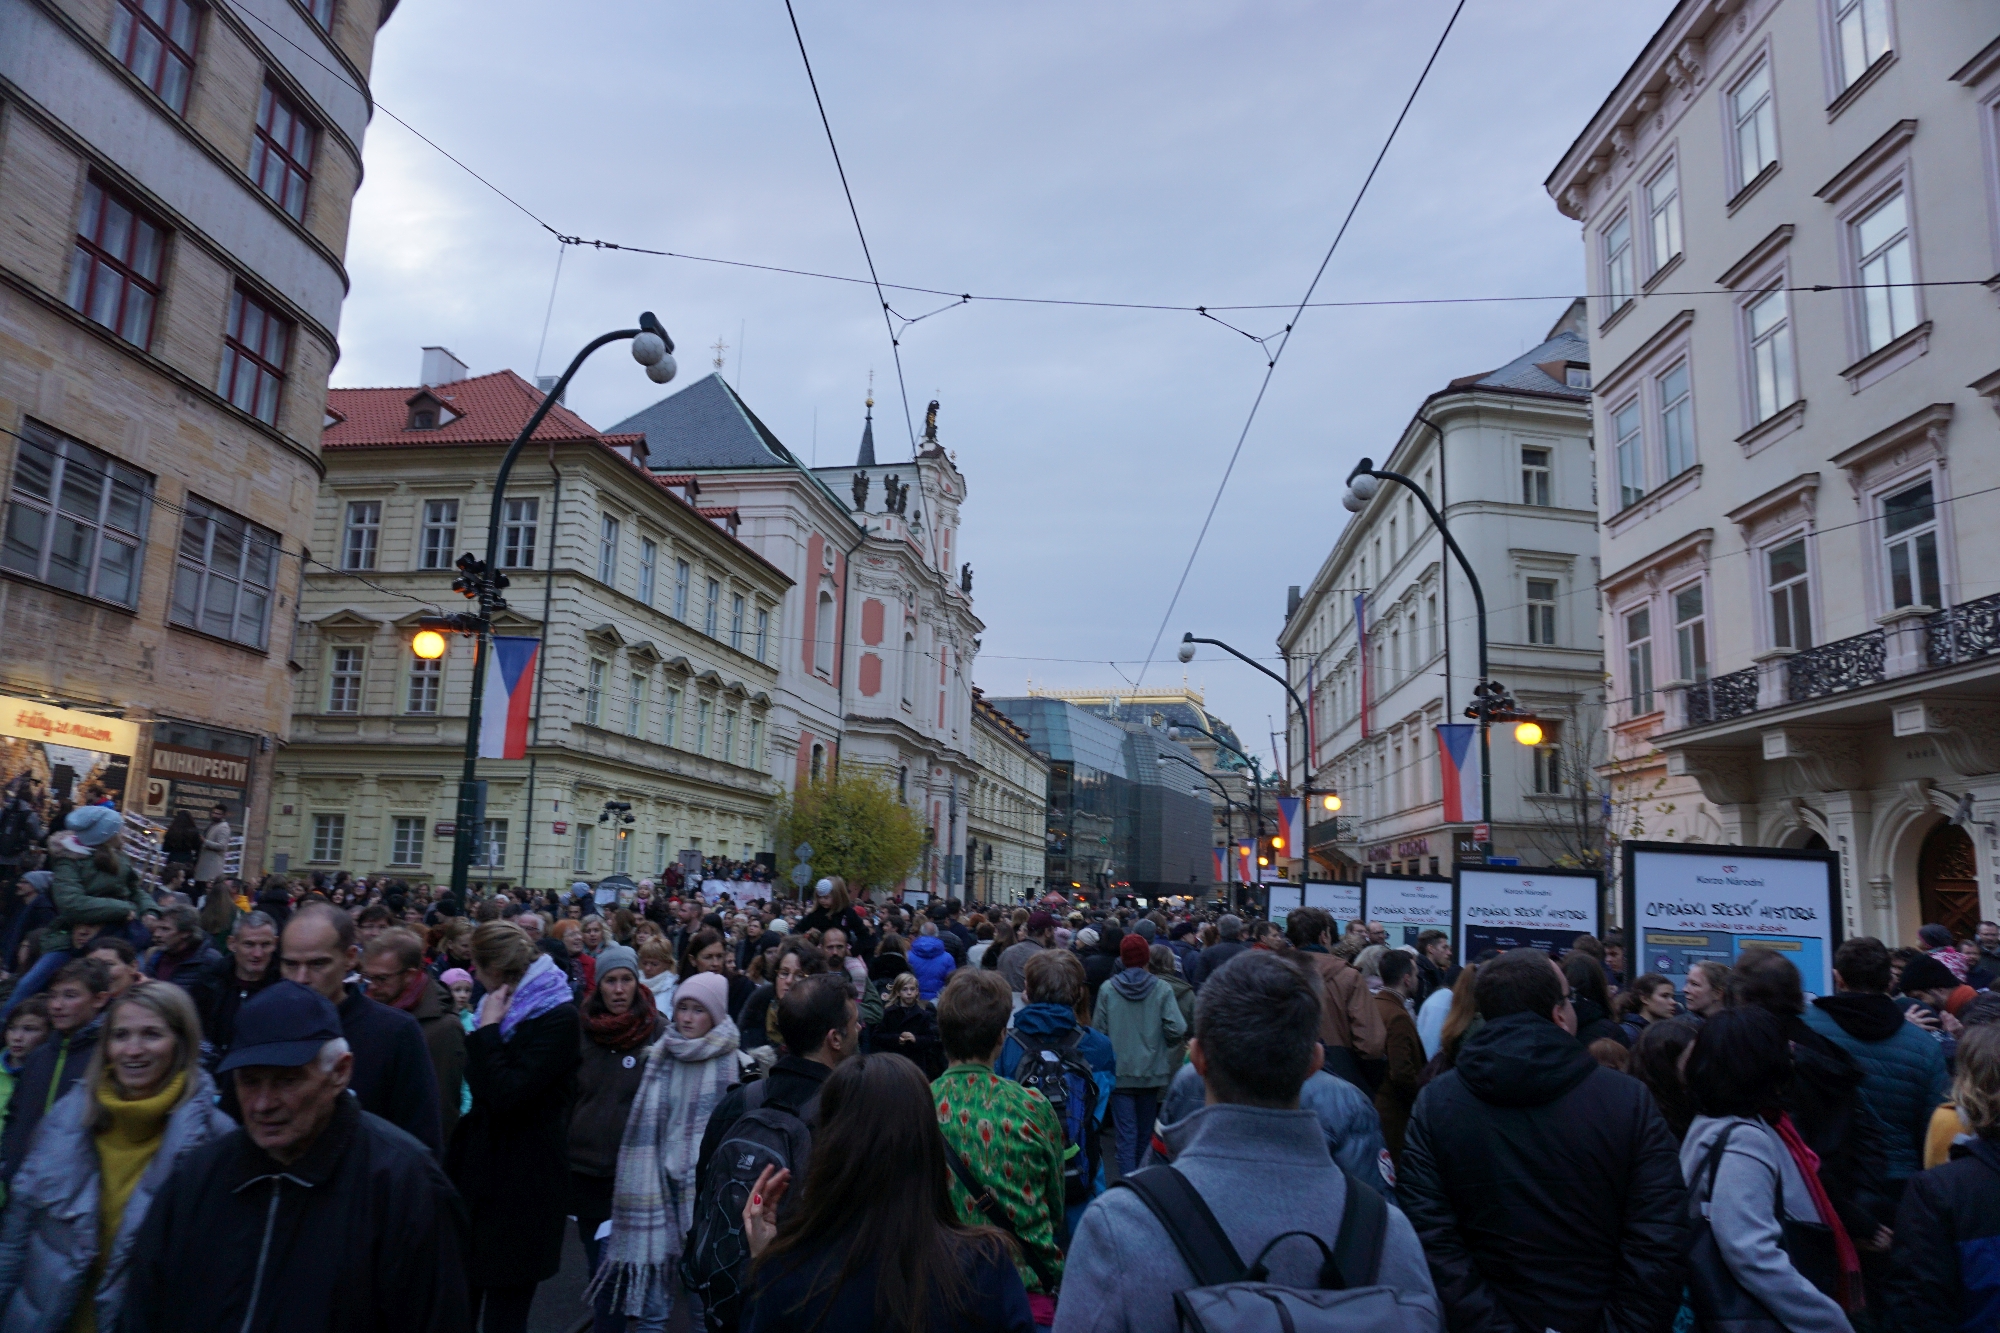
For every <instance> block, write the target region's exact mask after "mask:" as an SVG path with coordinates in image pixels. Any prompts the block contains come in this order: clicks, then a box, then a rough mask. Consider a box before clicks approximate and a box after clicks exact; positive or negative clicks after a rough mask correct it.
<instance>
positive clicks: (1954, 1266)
mask: <svg viewBox="0 0 2000 1333" xmlns="http://www.w3.org/2000/svg"><path fill="white" fill-rule="evenodd" d="M1951 1100H1952V1104H1953V1105H1954V1106H1955V1107H1957V1109H1958V1115H1959V1118H1960V1120H1962V1121H1963V1122H1964V1125H1965V1130H1966V1137H1965V1138H1964V1140H1963V1141H1962V1142H1960V1143H1958V1144H1956V1145H1955V1146H1954V1148H1953V1151H1952V1155H1951V1160H1950V1161H1948V1162H1946V1163H1945V1164H1944V1165H1943V1166H1940V1167H1936V1168H1933V1169H1932V1170H1929V1171H1925V1172H1924V1173H1922V1174H1921V1175H1916V1176H1912V1177H1910V1183H1909V1188H1908V1189H1906V1190H1904V1191H1903V1202H1902V1206H1901V1207H1900V1208H1898V1209H1897V1210H1896V1226H1895V1236H1896V1240H1895V1248H1894V1249H1893V1250H1891V1251H1890V1254H1889V1264H1888V1273H1889V1278H1888V1282H1887V1290H1886V1291H1885V1292H1884V1293H1883V1294H1884V1296H1885V1297H1886V1298H1887V1299H1886V1303H1887V1305H1888V1307H1889V1309H1888V1314H1889V1318H1890V1319H1891V1320H1892V1321H1893V1326H1894V1327H1897V1328H1912V1329H1915V1328H1923V1329H1932V1328H1937V1329H1948V1328H1981V1327H1990V1326H1991V1322H1992V1312H1993V1311H1994V1310H1995V1309H2000V1274H1996V1273H1995V1271H1994V1266H1993V1263H1992V1254H1993V1251H1994V1249H1995V1248H1996V1246H1995V1232H1996V1224H1995V1223H1996V1214H2000V1207H1996V1204H1995V1200H1996V1199H2000V1023H1984V1024H1981V1025H1979V1026H1977V1027H1969V1028H1967V1029H1966V1030H1965V1032H1964V1033H1963V1034H1962V1035H1961V1036H1960V1037H1959V1039H1958V1073H1957V1077H1956V1078H1955V1079H1954V1080H1953V1082H1952V1086H1951ZM1982 1320H1983V1321H1984V1322H1982Z"/></svg>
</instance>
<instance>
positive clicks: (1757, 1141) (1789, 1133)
mask: <svg viewBox="0 0 2000 1333" xmlns="http://www.w3.org/2000/svg"><path fill="white" fill-rule="evenodd" d="M1791 1076H1792V1053H1791V1048H1790V1045H1789V1043H1788V1042H1787V1041H1786V1039H1785V1029H1784V1025H1783V1024H1782V1023H1781V1022H1779V1020H1778V1018H1777V1016H1776V1015H1775V1014H1772V1013H1770V1012H1769V1011H1768V1010H1764V1009H1759V1008H1755V1007H1742V1008H1734V1009H1725V1010H1723V1011H1722V1012H1721V1013H1719V1014H1717V1015H1715V1016H1714V1017H1713V1018H1711V1019H1709V1020H1708V1022H1707V1023H1705V1024H1703V1025H1702V1029H1701V1033H1700V1035H1698V1036H1697V1037H1696V1038H1695V1040H1694V1045H1693V1046H1692V1047H1691V1048H1690V1049H1689V1051H1688V1055H1687V1066H1686V1078H1687V1087H1688V1093H1689V1095H1690V1096H1691V1097H1692V1099H1693V1101H1694V1105H1695V1109H1696V1110H1697V1112H1699V1114H1697V1115H1696V1116H1695V1118H1694V1121H1693V1123H1692V1124H1690V1125H1689V1126H1688V1133H1687V1138H1686V1139H1685V1140H1683V1141H1682V1143H1681V1174H1682V1176H1683V1177H1684V1178H1685V1179H1686V1180H1687V1185H1688V1208H1689V1211H1690V1214H1691V1215H1702V1216H1706V1217H1707V1219H1708V1223H1709V1229H1710V1232H1711V1234H1712V1235H1713V1236H1714V1238H1715V1248H1716V1251H1717V1252H1718V1253H1719V1254H1720V1255H1721V1258H1722V1262H1723V1264H1724V1265H1725V1266H1726V1267H1727V1268H1728V1270H1729V1276H1730V1277H1732V1278H1734V1279H1735V1280H1736V1284H1737V1285H1738V1286H1740V1287H1741V1288H1742V1289H1743V1290H1744V1292H1746V1293H1747V1294H1748V1295H1750V1296H1753V1297H1755V1298H1756V1299H1757V1301H1758V1302H1759V1303H1760V1304H1762V1306H1763V1307H1764V1309H1765V1310H1766V1311H1768V1312H1769V1313H1770V1315H1771V1318H1772V1319H1773V1320H1775V1321H1776V1322H1777V1324H1778V1325H1779V1326H1781V1327H1783V1328H1785V1329H1787V1330H1789V1331H1790V1333H1852V1330H1853V1325H1852V1324H1850V1323H1849V1322H1848V1318H1847V1314H1846V1312H1845V1310H1843V1308H1842V1307H1843V1305H1846V1306H1847V1308H1849V1309H1852V1308H1855V1303H1856V1302H1858V1301H1859V1299H1860V1296H1861V1288H1860V1265H1859V1263H1858V1262H1856V1261H1855V1260H1854V1259H1853V1256H1854V1253H1855V1252H1854V1249H1853V1247H1852V1246H1851V1245H1848V1246H1841V1245H1840V1244H1839V1243H1838V1241H1839V1238H1840V1237H1842V1236H1844V1234H1845V1233H1844V1232H1843V1231H1842V1230H1841V1222H1840V1217H1839V1215H1838V1214H1837V1213H1835V1212H1834V1211H1833V1209H1832V1206H1831V1204H1830V1203H1827V1200H1826V1194H1825V1192H1824V1191H1823V1190H1820V1189H1818V1188H1817V1186H1816V1184H1815V1183H1812V1182H1810V1181H1809V1178H1808V1176H1807V1174H1806V1173H1807V1171H1810V1170H1813V1169H1814V1168H1815V1167H1816V1166H1817V1163H1818V1158H1817V1157H1814V1156H1812V1155H1811V1151H1810V1150H1809V1149H1807V1148H1806V1146H1805V1140H1804V1139H1802V1138H1800V1137H1799V1134H1798V1131H1797V1130H1796V1129H1794V1128H1792V1125H1791V1121H1790V1119H1789V1117H1787V1116H1785V1114H1784V1112H1783V1108H1782V1107H1781V1105H1780V1103H1779V1099H1778V1094H1779V1093H1780V1092H1781V1091H1782V1090H1783V1088H1784V1086H1785V1084H1786V1083H1788V1082H1789V1081H1790V1080H1791ZM1788 1219H1789V1220H1790V1221H1792V1222H1794V1223H1803V1224H1805V1225H1804V1226H1803V1227H1798V1226H1795V1227H1794V1228H1793V1232H1794V1236H1795V1237H1797V1239H1794V1241H1793V1243H1792V1244H1791V1245H1790V1246H1787V1245H1786V1244H1785V1241H1786V1235H1785V1230H1786V1228H1785V1224H1786V1221H1787V1220H1788ZM1822 1236H1823V1237H1824V1238H1825V1240H1824V1243H1821V1242H1820V1240H1819V1238H1820V1237H1822ZM1808 1238H1810V1239H1808ZM1843 1251H1844V1252H1845V1254H1846V1255H1847V1256H1849V1257H1848V1259H1847V1261H1846V1263H1845V1265H1843V1261H1842V1259H1841V1257H1840V1255H1841V1253H1842V1252H1843ZM1843 1267H1845V1270H1846V1271H1843ZM1808 1270H1810V1271H1812V1272H1813V1273H1814V1274H1815V1275H1816V1276H1818V1277H1819V1278H1820V1281H1821V1282H1822V1283H1824V1284H1825V1286H1828V1287H1831V1288H1833V1290H1832V1291H1827V1290H1823V1289H1822V1288H1821V1286H1818V1285H1815V1283H1814V1281H1813V1279H1812V1277H1809V1276H1808ZM1717 1276H1720V1275H1717ZM1710 1313H1711V1312H1708V1311H1704V1310H1703V1309H1702V1308H1701V1306H1700V1303H1699V1301H1697V1304H1696V1307H1695V1314H1696V1317H1697V1319H1700V1318H1701V1317H1703V1316H1704V1315H1708V1314H1710Z"/></svg>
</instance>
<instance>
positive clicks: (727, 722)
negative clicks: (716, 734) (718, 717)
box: [722, 708, 736, 764]
mask: <svg viewBox="0 0 2000 1333" xmlns="http://www.w3.org/2000/svg"><path fill="white" fill-rule="evenodd" d="M722 762H723V763H725V764H733V763H735V762H736V710H735V709H734V708H725V709H723V710H722Z"/></svg>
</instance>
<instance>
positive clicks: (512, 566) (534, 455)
mask: <svg viewBox="0 0 2000 1333" xmlns="http://www.w3.org/2000/svg"><path fill="white" fill-rule="evenodd" d="M424 368H425V373H424V375H423V379H424V380H425V381H426V383H425V384H423V385H420V386H416V387H412V388H399V389H336V390H334V391H333V393H332V394H331V396H330V400H329V411H330V415H332V416H334V417H336V418H338V420H336V421H335V422H334V424H332V425H331V426H329V428H328V431H327V437H326V460H327V477H326V481H325V483H324V484H323V485H322V487H321V488H320V492H319V498H318V504H317V507H316V510H315V513H314V526H313V529H312V534H313V535H312V544H313V547H314V549H315V550H317V551H323V552H326V553H327V554H326V556H325V559H326V560H327V562H328V563H329V564H330V565H332V566H334V567H335V568H333V569H330V570H320V569H318V568H315V569H314V570H313V571H311V572H310V573H309V574H308V577H307V580H306V587H305V590H304V592H303V594H302V606H301V611H300V630H299V636H298V646H297V648H296V651H295V652H294V655H293V660H294V661H295V662H296V664H297V681H296V690H295V693H294V695H293V699H292V706H293V708H294V710H295V717H294V728H293V730H294V737H293V744H292V745H291V746H290V747H289V748H287V749H286V750H285V752H284V754H283V755H282V757H281V760H280V763H279V765H278V779H277V785H276V791H275V794H274V797H273V800H274V804H275V805H276V810H275V812H274V814H273V816H272V820H271V846H272V848H273V850H274V852H275V853H277V854H278V855H281V856H283V857H285V858H286V863H287V864H288V865H289V867H290V868H291V869H292V870H294V871H302V870H308V869H311V870H324V871H332V870H337V869H348V870H354V871H388V872H391V873H395V874H399V875H403V876H405V877H407V878H409V879H411V880H413V881H414V880H417V879H429V880H432V881H436V882H442V881H443V880H444V879H445V878H446V877H447V876H448V874H449V872H450V868H451V857H452V850H453V847H452V843H453V835H454V833H455V815H456V808H457V792H458V780H459V767H460V762H461V758H462V755H463V746H464V743H465V725H466V723H465V718H466V712H467V707H468V704H469V699H470V691H471V683H472V662H473V652H472V648H473V645H472V642H471V640H470V639H468V638H458V639H456V640H455V641H454V642H452V644H451V646H450V649H449V651H448V652H447V654H446V656H445V657H444V658H443V659H442V660H440V661H438V662H435V663H432V662H426V661H424V660H423V659H420V658H418V657H416V656H415V655H414V653H413V651H412V639H413V637H414V635H415V632H416V629H417V621H418V618H419V617H420V616H423V615H425V614H435V613H436V612H437V611H439V610H442V611H456V610H463V609H466V608H467V606H468V604H467V603H464V602H463V601H462V600H461V599H460V597H459V595H458V594H456V593H454V592H452V591H451V581H452V578H453V576H454V568H453V565H454V562H455V561H456V559H457V558H458V555H459V553H460V552H463V551H479V552H483V551H484V549H485V542H486V531H487V522H488V517H489V514H490V513H491V504H492V479H493V475H494V472H495V470H496V468H497V467H498V465H499V461H500V457H501V455H502V453H503V452H504V450H505V448H506V445H507V443H508V442H510V441H511V440H512V439H513V438H514V436H515V434H516V433H517V432H518V431H519V430H520V428H521V426H522V425H524V424H525V423H526V421H527V419H528V416H529V415H530V414H531V413H532V412H533V411H534V409H535V407H536V406H537V405H539V403H540V402H541V394H540V393H539V391H538V390H536V389H535V387H534V386H532V385H530V384H528V383H527V381H525V380H523V379H522V378H520V377H519V376H517V375H514V374H512V373H511V372H504V371H503V372H500V373H498V374H494V375H483V376H478V377H474V378H466V377H465V376H464V367H463V366H461V365H459V364H458V363H457V362H456V361H455V359H453V358H451V357H450V355H449V353H445V352H443V350H442V349H435V348H433V349H427V351H426V356H425V361H424ZM646 462H647V459H646V454H645V444H644V440H643V439H642V438H641V437H639V436H636V435H605V434H602V433H600V432H598V431H597V430H595V429H593V428H592V427H591V426H589V425H588V424H587V423H585V422H584V421H583V420H582V419H581V418H580V417H578V416H576V415H575V414H574V413H572V412H570V411H569V410H568V409H566V408H563V407H561V406H558V407H556V408H554V409H553V410H552V411H551V413H550V415H549V416H548V417H547V418H546V419H545V420H544V422H543V423H542V425H541V426H540V427H538V428H537V431H536V434H535V436H534V438H533V439H532V440H531V441H530V442H529V444H528V446H527V448H526V449H525V450H524V451H523V453H522V455H521V458H520V461H519V463H518V465H517V466H516V468H515V470H514V473H513V476H512V478H511V480H510V482H509V485H508V489H507V493H506V496H505V497H504V499H503V501H502V516H501V517H502V527H501V545H500V567H501V569H502V570H503V571H504V572H505V573H506V574H507V576H508V578H509V579H510V581H511V586H510V587H509V588H507V589H506V592H505V596H506V598H507V600H508V603H509V606H508V609H507V610H506V611H505V612H503V613H501V615H500V617H499V618H498V619H497V620H496V622H495V633H496V634H498V635H505V636H517V637H521V638H539V639H540V640H541V641H542V644H541V648H540V651H539V659H538V664H537V675H538V681H537V682H536V684H535V686H534V688H533V691H532V694H531V696H530V697H529V698H527V699H526V700H525V701H524V703H523V704H522V705H521V707H522V710H523V718H524V721H525V726H526V734H525V743H524V747H523V753H522V755H521V757H519V758H512V759H507V758H495V759H482V760H481V761H480V764H479V776H480V778H481V779H482V780H483V781H484V782H485V783H486V784H487V795H486V808H485V816H484V819H483V821H482V824H481V827H480V829H479V835H478V838H477V843H476V846H477V848H478V853H477V859H476V861H475V864H474V867H473V879H474V881H475V882H482V883H487V884H496V885H521V886H525V887H529V888H534V889H545V888H550V887H564V886H567V885H568V884H569V883H571V882H572V881H575V880H587V881H596V880H598V879H601V878H603V877H605V876H606V875H610V874H615V873H622V874H626V875H629V876H630V877H631V878H633V879H635V880H636V879H640V878H643V877H648V876H652V875H656V874H658V873H659V872H660V871H661V870H663V869H664V868H665V867H666V866H667V865H669V864H671V863H673V862H674V861H675V860H676V859H677V858H678V857H679V855H680V853H682V852H683V851H688V850H693V851H698V852H700V853H702V854H703V855H704V856H707V857H726V858H729V859H731V860H750V859H753V858H755V857H756V855H757V854H758V853H760V852H769V851H771V850H772V846H771V842H770V816H771V811H772V806H773V803H774V801H775V799H776V797H777V795H778V793H779V791H780V784H779V783H778V781H777V780H776V779H774V778H773V777H772V776H771V774H772V769H773V765H774V759H773V755H774V751H773V749H772V737H771V732H770V711H771V707H772V691H773V690H774V689H775V688H776V685H777V680H778V666H777V655H778V651H779V639H778V632H777V623H778V612H779V609H780V608H781V607H782V605H783V603H784V598H785V594H786V592H787V590H788V589H789V588H790V586H791V581H790V579H789V578H787V577H786V576H785V575H784V574H783V573H781V572H780V571H778V570H777V569H776V568H775V567H773V566H772V565H770V564H769V563H767V562H766V561H765V560H764V559H763V558H762V557H760V556H759V555H758V554H757V553H756V552H755V551H753V550H751V549H750V548H749V547H748V546H746V545H744V544H743V543H742V542H740V541H738V540H737V539H736V537H735V536H734V535H733V532H732V530H733V529H734V528H735V526H736V524H737V516H736V514H735V513H734V512H733V511H731V510H727V509H721V508H717V507H713V506H703V507H701V508H697V507H696V506H695V505H694V504H692V503H690V501H689V500H688V499H687V498H686V496H685V494H684V491H683V486H678V485H674V484H671V483H672V482H673V480H674V479H672V478H662V477H660V476H658V475H656V474H654V473H653V472H652V471H651V470H650V469H648V468H647V467H646ZM506 706H507V704H506V700H505V699H504V698H496V696H495V695H494V694H493V692H492V691H491V690H489V691H488V693H487V696H486V699H485V702H484V707H485V708H486V709H487V710H488V712H489V715H490V714H491V713H492V711H493V710H496V709H505V708H506Z"/></svg>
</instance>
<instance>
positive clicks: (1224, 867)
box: [1209, 847, 1229, 884]
mask: <svg viewBox="0 0 2000 1333" xmlns="http://www.w3.org/2000/svg"><path fill="white" fill-rule="evenodd" d="M1209 850H1210V851H1212V852H1214V853H1215V882H1216V883H1217V884H1226V883H1228V882H1229V862H1228V860H1227V858H1228V855H1229V849H1228V848H1227V847H1212V848H1210V849H1209Z"/></svg>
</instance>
